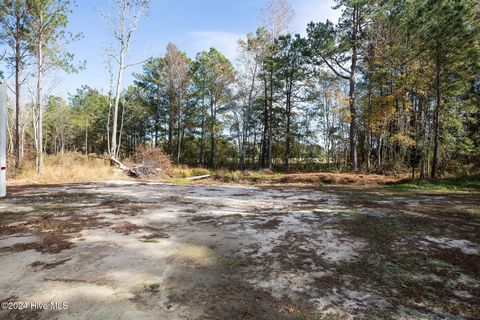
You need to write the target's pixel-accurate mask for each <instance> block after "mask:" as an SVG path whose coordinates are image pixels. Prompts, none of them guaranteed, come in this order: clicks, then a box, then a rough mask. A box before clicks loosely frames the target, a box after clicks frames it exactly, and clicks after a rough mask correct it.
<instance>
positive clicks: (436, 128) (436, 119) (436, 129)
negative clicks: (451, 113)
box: [431, 44, 442, 179]
mask: <svg viewBox="0 0 480 320" xmlns="http://www.w3.org/2000/svg"><path fill="white" fill-rule="evenodd" d="M438 45H439V44H437V47H438ZM436 69H437V70H436V71H437V72H436V79H435V80H436V81H435V87H436V88H435V89H436V96H437V97H436V100H437V101H436V106H435V111H434V113H433V135H434V138H433V158H432V172H431V177H432V179H435V178H436V176H437V163H438V147H439V143H440V108H441V106H442V91H441V88H440V85H441V80H440V77H441V67H440V53H439V50H438V49H437V63H436Z"/></svg>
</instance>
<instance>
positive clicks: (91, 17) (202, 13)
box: [50, 0, 339, 97]
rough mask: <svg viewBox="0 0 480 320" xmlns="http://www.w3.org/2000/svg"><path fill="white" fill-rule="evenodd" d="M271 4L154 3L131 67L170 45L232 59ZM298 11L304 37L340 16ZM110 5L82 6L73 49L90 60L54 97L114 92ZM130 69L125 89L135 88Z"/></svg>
mask: <svg viewBox="0 0 480 320" xmlns="http://www.w3.org/2000/svg"><path fill="white" fill-rule="evenodd" d="M266 2H267V0H236V1H235V0H151V4H150V15H149V16H148V17H146V18H143V20H142V21H141V23H140V26H139V29H138V30H137V32H136V33H135V35H134V38H133V43H132V46H131V50H130V52H129V56H128V62H129V63H133V62H137V61H142V60H144V59H146V58H148V57H150V56H158V55H162V54H164V51H165V48H166V46H167V43H168V42H169V41H172V42H174V43H175V44H176V45H177V46H178V47H179V49H180V50H182V51H185V52H186V53H187V54H188V55H189V56H191V57H194V56H195V54H196V53H197V52H199V51H201V50H207V49H209V48H210V47H216V48H217V49H218V50H220V51H221V52H222V53H223V54H224V55H225V56H227V57H228V58H229V59H231V60H234V59H235V56H236V41H237V40H238V39H239V38H240V37H244V36H245V35H246V34H247V33H248V32H252V31H255V30H256V28H257V26H258V25H259V21H258V20H259V19H258V17H259V14H260V10H261V8H262V7H264V6H265V4H266ZM290 4H291V5H292V7H293V8H294V9H295V20H294V28H295V31H296V32H299V33H303V32H304V30H305V27H306V25H307V23H308V22H310V21H312V20H314V21H323V20H325V19H327V18H328V19H330V20H335V19H337V17H338V14H339V13H338V12H336V11H334V10H332V9H331V7H332V5H333V0H290ZM107 8H108V5H107V3H106V1H105V0H77V6H76V7H75V8H74V9H73V13H72V15H71V17H70V23H69V27H68V31H70V32H72V33H79V32H81V33H83V38H82V39H81V40H79V41H76V42H75V43H72V44H70V45H69V46H68V48H67V50H68V51H70V52H72V53H74V54H75V57H76V59H77V60H86V69H85V70H83V71H81V72H79V73H77V74H69V75H65V74H62V73H58V74H57V75H55V81H52V82H53V83H54V85H52V86H51V87H52V91H51V92H50V93H51V94H55V95H61V96H64V97H67V96H68V93H73V92H75V90H76V88H79V87H80V86H81V85H84V84H86V85H89V86H91V87H95V88H98V89H102V90H103V91H104V92H106V91H107V90H108V73H107V71H106V69H105V63H104V61H105V54H104V52H105V48H106V47H108V46H110V45H111V44H112V42H111V39H110V35H109V33H108V30H107V27H106V25H105V22H104V21H103V20H102V18H101V17H100V14H99V13H98V12H99V10H105V9H107ZM140 70H141V66H136V67H132V68H130V69H127V72H126V78H125V82H124V86H126V85H128V84H129V83H131V82H132V79H133V78H132V76H131V74H132V72H136V71H140Z"/></svg>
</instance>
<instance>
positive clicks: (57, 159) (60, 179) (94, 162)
mask: <svg viewBox="0 0 480 320" xmlns="http://www.w3.org/2000/svg"><path fill="white" fill-rule="evenodd" d="M119 179H128V178H127V176H126V175H124V174H123V173H122V172H121V171H120V170H118V169H115V168H114V167H111V166H110V164H109V163H108V161H105V160H101V159H96V158H89V157H87V156H84V155H81V154H79V153H75V152H68V153H64V154H59V155H56V156H54V155H47V156H45V165H44V169H43V172H42V174H37V172H36V168H35V163H34V162H28V163H25V164H24V165H23V168H22V170H21V171H20V172H18V173H16V174H15V177H13V178H11V179H9V181H8V184H9V185H21V184H54V183H80V182H94V181H104V180H119Z"/></svg>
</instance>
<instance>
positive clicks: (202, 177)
mask: <svg viewBox="0 0 480 320" xmlns="http://www.w3.org/2000/svg"><path fill="white" fill-rule="evenodd" d="M210 176H211V175H209V174H206V175H204V176H196V177H189V178H186V179H187V180H191V181H194V180H202V179H206V178H208V177H210Z"/></svg>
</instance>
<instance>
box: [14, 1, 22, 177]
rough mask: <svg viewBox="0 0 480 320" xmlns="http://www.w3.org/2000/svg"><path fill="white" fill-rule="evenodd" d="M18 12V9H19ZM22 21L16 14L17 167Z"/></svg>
mask: <svg viewBox="0 0 480 320" xmlns="http://www.w3.org/2000/svg"><path fill="white" fill-rule="evenodd" d="M17 10H18V9H17ZM20 24H21V20H20V14H19V12H16V23H15V27H16V29H15V167H16V168H17V169H19V168H20V166H21V158H20V64H21V51H20V50H21V49H20V40H21V39H20V38H21V32H22V31H21V28H20V27H21V26H20Z"/></svg>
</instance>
